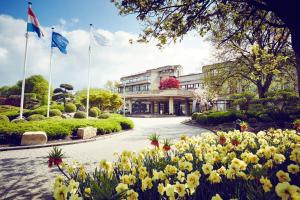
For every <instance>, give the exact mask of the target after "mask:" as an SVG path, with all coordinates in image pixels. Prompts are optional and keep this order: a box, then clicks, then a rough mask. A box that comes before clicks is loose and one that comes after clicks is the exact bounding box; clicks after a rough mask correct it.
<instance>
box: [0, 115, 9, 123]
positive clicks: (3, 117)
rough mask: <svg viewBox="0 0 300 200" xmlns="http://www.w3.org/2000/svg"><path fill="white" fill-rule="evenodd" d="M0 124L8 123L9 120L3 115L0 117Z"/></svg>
mask: <svg viewBox="0 0 300 200" xmlns="http://www.w3.org/2000/svg"><path fill="white" fill-rule="evenodd" d="M0 122H1V123H2V122H9V118H8V117H7V116H5V115H0Z"/></svg>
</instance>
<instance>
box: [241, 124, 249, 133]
mask: <svg viewBox="0 0 300 200" xmlns="http://www.w3.org/2000/svg"><path fill="white" fill-rule="evenodd" d="M240 127H241V131H242V132H244V131H247V130H248V127H249V124H248V123H247V122H244V121H242V122H240Z"/></svg>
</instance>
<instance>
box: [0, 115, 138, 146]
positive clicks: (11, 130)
mask: <svg viewBox="0 0 300 200" xmlns="http://www.w3.org/2000/svg"><path fill="white" fill-rule="evenodd" d="M17 121H18V122H15V123H13V122H3V123H2V122H1V123H0V134H4V135H5V137H6V138H7V141H18V143H19V142H20V138H21V136H22V134H23V133H24V132H26V131H45V132H46V134H47V136H48V140H53V139H60V138H65V137H66V136H69V135H71V134H72V133H73V132H76V131H77V129H78V128H81V127H87V126H92V127H95V128H97V134H107V133H112V132H118V131H120V130H122V129H124V130H125V129H128V128H133V122H132V121H131V120H130V119H127V118H124V117H122V116H119V115H114V116H113V117H112V118H109V119H62V118H60V117H58V116H55V117H51V118H49V119H45V120H41V121H24V120H22V121H21V120H17Z"/></svg>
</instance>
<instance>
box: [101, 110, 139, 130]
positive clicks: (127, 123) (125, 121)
mask: <svg viewBox="0 0 300 200" xmlns="http://www.w3.org/2000/svg"><path fill="white" fill-rule="evenodd" d="M104 114H105V113H104ZM101 115H103V114H101ZM109 117H110V119H112V120H115V121H117V122H119V123H120V125H121V127H122V130H127V129H133V128H134V123H133V121H131V120H130V119H129V118H126V117H123V116H122V115H118V114H111V115H110V116H109Z"/></svg>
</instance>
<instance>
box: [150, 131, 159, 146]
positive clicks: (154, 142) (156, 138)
mask: <svg viewBox="0 0 300 200" xmlns="http://www.w3.org/2000/svg"><path fill="white" fill-rule="evenodd" d="M149 140H150V141H151V145H153V146H155V147H159V135H157V134H156V133H154V134H152V135H150V136H149Z"/></svg>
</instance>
